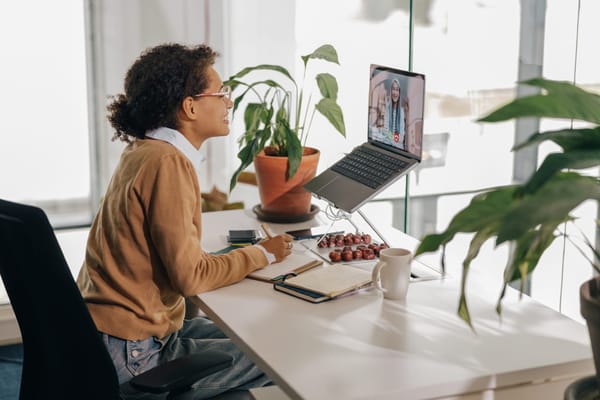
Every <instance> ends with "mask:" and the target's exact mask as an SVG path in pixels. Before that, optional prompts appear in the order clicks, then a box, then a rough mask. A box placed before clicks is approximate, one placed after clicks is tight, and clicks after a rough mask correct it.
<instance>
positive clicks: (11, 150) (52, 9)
mask: <svg viewBox="0 0 600 400" xmlns="http://www.w3.org/2000/svg"><path fill="white" fill-rule="evenodd" d="M85 38H86V35H85V31H84V12H83V2H81V1H66V2H48V1H44V0H27V1H5V2H2V3H1V4H0V47H1V48H2V51H3V55H2V73H1V74H0V87H2V92H1V93H0V102H1V106H0V107H1V109H2V115H3V124H2V125H3V126H2V146H1V147H0V170H1V171H2V173H1V177H2V178H1V184H0V197H1V198H4V199H8V200H13V201H23V202H27V203H32V204H38V205H40V206H42V207H43V208H44V209H45V210H46V211H47V212H48V213H49V214H52V215H55V217H56V218H55V219H54V220H53V222H54V223H55V224H62V223H68V222H69V221H71V222H72V221H73V220H74V219H77V220H82V219H83V220H86V219H88V220H89V201H88V199H89V193H90V184H89V181H90V179H89V147H88V109H87V100H86V99H87V94H86V64H85V62H86V56H85ZM61 216H62V217H61Z"/></svg>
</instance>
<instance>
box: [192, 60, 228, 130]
mask: <svg viewBox="0 0 600 400" xmlns="http://www.w3.org/2000/svg"><path fill="white" fill-rule="evenodd" d="M206 75H207V77H208V87H207V88H206V90H204V93H206V94H211V93H219V92H221V91H222V90H223V81H222V80H221V78H220V77H219V74H218V73H217V71H215V69H214V68H213V67H208V69H207V71H206ZM195 103H196V105H197V107H198V110H199V118H198V120H197V129H198V130H199V132H200V135H201V136H202V137H203V139H208V138H210V137H215V136H227V135H228V134H229V109H230V108H231V107H233V102H232V101H231V100H230V99H229V98H227V97H225V96H212V95H209V96H205V97H198V98H196V99H195Z"/></svg>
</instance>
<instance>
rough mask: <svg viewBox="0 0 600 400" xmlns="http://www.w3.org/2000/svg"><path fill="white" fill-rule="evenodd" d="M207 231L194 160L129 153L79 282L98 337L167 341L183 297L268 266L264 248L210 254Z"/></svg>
mask: <svg viewBox="0 0 600 400" xmlns="http://www.w3.org/2000/svg"><path fill="white" fill-rule="evenodd" d="M201 231H202V225H201V200H200V187H199V185H198V178H197V176H196V172H195V171H194V167H193V165H192V163H191V162H190V161H189V159H188V158H187V157H185V156H184V155H183V153H181V152H180V151H179V150H177V149H176V148H175V147H174V146H172V145H171V144H169V143H166V142H163V141H160V140H152V139H146V140H138V141H136V142H134V143H132V144H130V145H128V146H127V147H126V149H125V150H124V151H123V154H122V156H121V160H120V162H119V165H118V166H117V169H116V171H115V173H114V175H113V177H112V179H111V182H110V183H109V186H108V189H107V191H106V195H105V197H104V199H103V201H102V203H101V205H100V209H99V211H98V214H97V215H96V217H95V219H94V222H93V224H92V227H91V229H90V234H89V238H88V242H87V248H86V254H85V261H84V263H83V267H82V269H81V271H80V273H79V277H78V278H77V283H78V285H79V288H80V289H81V292H82V295H83V298H84V299H85V301H86V303H87V305H88V308H89V310H90V312H91V314H92V317H93V318H94V322H95V323H96V326H97V328H98V330H99V331H101V332H104V333H108V334H109V335H112V336H116V337H119V338H122V339H127V340H139V339H145V338H148V337H150V336H156V337H158V338H162V337H164V336H166V335H168V334H170V333H173V332H175V331H177V330H178V329H180V328H181V326H182V324H183V316H184V311H185V310H184V299H183V298H184V296H192V295H195V294H198V293H201V292H205V291H209V290H212V289H216V288H218V287H222V286H226V285H229V284H232V283H235V282H238V281H240V280H242V279H243V278H244V277H245V276H246V275H247V274H249V273H250V272H252V271H254V270H257V269H259V268H262V267H264V266H265V265H267V258H266V257H265V255H264V253H263V252H262V251H261V250H260V249H259V248H257V247H247V248H243V249H240V250H235V251H233V252H231V253H229V254H225V255H218V256H215V255H211V254H208V253H206V252H204V251H203V250H202V248H201V247H200V236H201ZM209 234H210V232H209Z"/></svg>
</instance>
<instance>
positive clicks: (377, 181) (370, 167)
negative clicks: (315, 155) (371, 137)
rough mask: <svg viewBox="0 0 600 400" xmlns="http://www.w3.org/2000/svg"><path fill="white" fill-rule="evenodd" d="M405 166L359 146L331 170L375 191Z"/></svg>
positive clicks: (394, 159) (405, 163)
mask: <svg viewBox="0 0 600 400" xmlns="http://www.w3.org/2000/svg"><path fill="white" fill-rule="evenodd" d="M407 164H408V163H407V162H405V161H402V160H399V159H397V158H394V157H390V156H388V155H385V154H382V153H380V152H378V151H376V150H372V149H369V148H366V147H364V146H361V147H357V148H355V149H354V150H352V152H351V153H350V154H348V155H347V156H346V157H344V158H342V159H341V160H340V161H338V162H337V163H335V164H334V165H333V166H332V167H331V169H332V170H333V171H335V172H337V173H339V174H342V175H344V176H346V177H348V178H350V179H354V180H355V181H358V182H360V183H362V184H363V185H367V186H368V187H370V188H373V189H375V188H377V187H379V186H381V185H382V184H384V183H385V182H386V181H387V180H388V179H389V178H390V177H391V176H392V175H395V174H396V173H397V172H398V171H400V170H401V169H402V168H404V167H405V166H406V165H407Z"/></svg>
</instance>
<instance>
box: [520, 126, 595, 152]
mask: <svg viewBox="0 0 600 400" xmlns="http://www.w3.org/2000/svg"><path fill="white" fill-rule="evenodd" d="M545 140H550V141H552V142H554V143H556V144H557V145H559V146H560V147H562V149H563V150H575V149H588V150H589V149H592V148H594V149H599V150H600V127H596V128H593V129H590V128H585V129H561V130H558V131H548V132H544V133H534V134H533V135H531V136H530V137H529V138H528V139H527V140H526V141H524V142H522V143H520V144H518V145H515V146H514V147H513V151H515V150H520V149H522V148H524V147H527V146H531V145H537V144H540V143H541V142H543V141H545Z"/></svg>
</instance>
